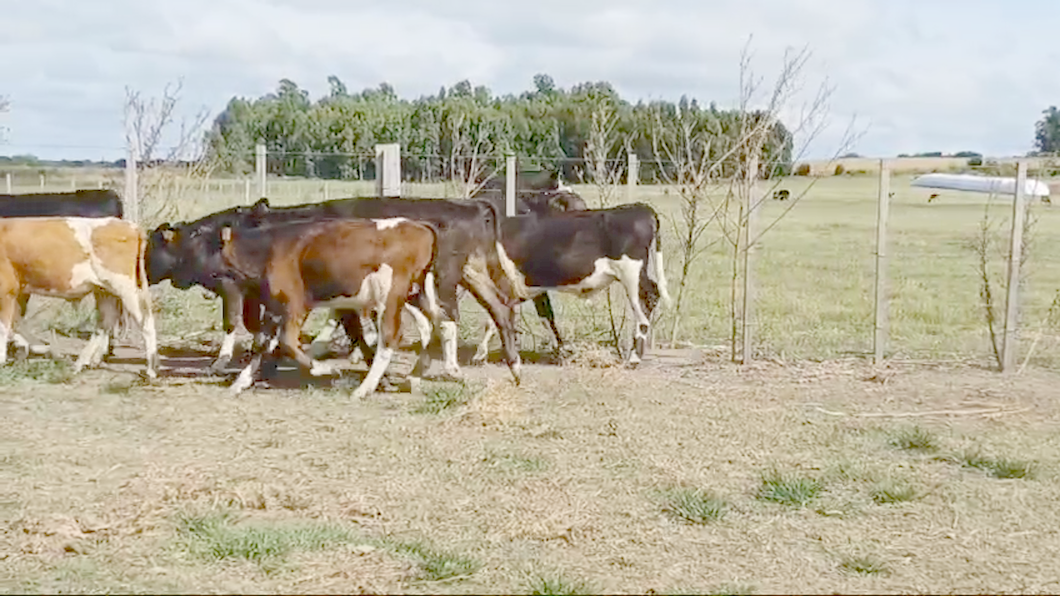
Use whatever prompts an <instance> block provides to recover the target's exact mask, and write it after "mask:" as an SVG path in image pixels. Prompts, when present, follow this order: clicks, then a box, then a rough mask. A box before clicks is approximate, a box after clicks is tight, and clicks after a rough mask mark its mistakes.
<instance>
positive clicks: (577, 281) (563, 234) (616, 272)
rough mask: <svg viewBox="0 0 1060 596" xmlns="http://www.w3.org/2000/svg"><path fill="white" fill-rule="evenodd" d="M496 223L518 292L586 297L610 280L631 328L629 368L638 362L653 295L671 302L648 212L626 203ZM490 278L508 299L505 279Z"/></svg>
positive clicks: (656, 219) (655, 300)
mask: <svg viewBox="0 0 1060 596" xmlns="http://www.w3.org/2000/svg"><path fill="white" fill-rule="evenodd" d="M501 226H502V232H501V237H502V239H503V243H504V250H505V252H506V253H507V254H508V257H509V258H511V260H512V262H514V263H515V266H516V268H517V269H518V271H519V279H517V280H516V284H518V285H520V286H522V287H521V288H519V290H518V294H521V295H523V296H526V297H534V296H537V295H539V294H542V293H544V292H546V291H560V292H567V293H571V294H575V295H578V296H581V297H588V296H591V295H593V294H595V293H596V292H598V291H600V290H602V289H604V288H606V287H607V286H608V285H610V284H611V282H613V281H618V282H619V283H621V284H622V287H623V288H624V289H625V290H626V296H627V298H629V301H630V305H631V306H632V308H633V313H634V317H635V320H636V325H637V326H636V328H635V329H634V349H633V350H632V351H631V352H630V355H629V363H630V364H631V365H635V364H637V363H638V362H640V360H641V358H642V357H643V356H644V347H645V346H644V343H645V340H646V339H647V337H648V333H649V331H650V325H651V320H650V317H651V314H652V312H653V311H654V310H655V306H656V304H657V303H658V301H659V299H660V298H662V301H663V303H664V304H665V305H667V306H669V305H670V303H671V300H670V295H669V292H668V291H667V288H666V277H665V274H664V272H663V258H662V252H661V249H660V239H659V217H658V214H656V213H655V210H654V209H652V208H651V207H650V206H648V205H645V204H643V203H633V204H628V205H621V206H619V207H613V208H610V209H592V210H586V211H570V212H565V213H557V214H554V215H551V216H548V217H541V216H538V215H533V214H531V215H520V216H516V217H509V218H507V219H505V220H503V222H502V224H501ZM497 281H498V285H499V287H501V290H502V291H504V292H505V293H506V294H507V295H509V296H512V295H514V294H516V292H514V291H513V289H512V288H511V287H510V286H509V284H508V280H507V279H505V280H497ZM513 312H514V311H513ZM512 324H513V325H514V321H513V322H512ZM489 337H490V334H489V333H487V335H486V337H485V338H483V345H486V344H487V342H488V341H489ZM480 350H483V348H482V347H481V346H480Z"/></svg>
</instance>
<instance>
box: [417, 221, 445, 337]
mask: <svg viewBox="0 0 1060 596" xmlns="http://www.w3.org/2000/svg"><path fill="white" fill-rule="evenodd" d="M420 223H423V224H424V225H425V226H427V229H429V230H430V231H431V234H432V242H431V261H430V263H428V264H427V268H426V269H425V270H424V273H423V283H422V284H421V285H422V286H423V298H424V301H425V302H426V305H425V306H426V308H427V316H428V317H430V318H431V321H437V320H438V317H440V316H441V313H442V309H441V307H439V306H438V288H437V285H438V281H437V280H438V276H437V275H436V274H435V269H436V268H437V266H438V228H437V227H435V226H434V224H431V223H429V222H420Z"/></svg>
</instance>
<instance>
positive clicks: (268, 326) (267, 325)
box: [228, 314, 280, 395]
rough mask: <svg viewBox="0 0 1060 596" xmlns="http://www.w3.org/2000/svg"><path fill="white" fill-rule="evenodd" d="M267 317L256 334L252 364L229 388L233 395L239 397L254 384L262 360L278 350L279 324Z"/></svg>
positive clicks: (248, 365)
mask: <svg viewBox="0 0 1060 596" xmlns="http://www.w3.org/2000/svg"><path fill="white" fill-rule="evenodd" d="M265 316H266V318H267V320H265V321H262V322H261V323H260V326H259V332H258V333H256V334H254V355H253V356H252V357H251V358H250V363H249V364H247V365H246V367H244V368H243V370H242V371H240V373H239V376H238V377H236V380H235V382H234V383H232V385H231V386H230V387H229V388H228V392H229V393H230V394H232V395H238V394H240V393H242V392H243V391H244V390H245V389H247V388H249V387H250V386H251V385H253V384H254V378H255V377H256V376H257V374H258V371H259V370H260V369H261V360H262V358H263V357H264V355H265V354H267V353H272V352H273V351H274V350H276V347H277V345H278V344H279V343H280V334H279V329H280V326H279V324H278V322H277V321H276V320H275V319H274V318H273V317H271V316H269V315H268V314H266V315H265Z"/></svg>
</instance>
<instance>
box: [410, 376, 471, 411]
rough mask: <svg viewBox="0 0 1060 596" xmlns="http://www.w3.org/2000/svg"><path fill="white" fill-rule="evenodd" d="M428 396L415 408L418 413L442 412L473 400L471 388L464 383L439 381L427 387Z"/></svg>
mask: <svg viewBox="0 0 1060 596" xmlns="http://www.w3.org/2000/svg"><path fill="white" fill-rule="evenodd" d="M424 392H425V393H426V394H427V398H426V399H425V400H424V401H423V403H422V404H420V406H419V407H417V408H416V409H415V410H413V412H414V413H416V414H440V413H442V412H444V411H446V410H449V409H452V408H456V407H459V406H462V405H464V404H466V403H467V402H468V401H470V400H471V395H472V392H471V389H470V388H469V387H468V386H467V385H465V384H463V383H439V384H435V385H432V386H430V387H427V388H426V390H425V391H424Z"/></svg>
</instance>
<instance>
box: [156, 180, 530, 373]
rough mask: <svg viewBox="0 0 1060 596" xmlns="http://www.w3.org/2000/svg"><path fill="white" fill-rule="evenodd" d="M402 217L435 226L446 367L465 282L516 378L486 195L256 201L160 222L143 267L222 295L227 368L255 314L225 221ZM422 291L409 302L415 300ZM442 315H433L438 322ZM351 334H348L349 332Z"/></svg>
mask: <svg viewBox="0 0 1060 596" xmlns="http://www.w3.org/2000/svg"><path fill="white" fill-rule="evenodd" d="M390 217H405V218H408V219H411V220H420V221H425V222H428V223H431V224H432V225H434V226H435V227H436V228H437V229H438V231H439V239H438V258H437V262H436V263H435V270H436V271H437V275H436V277H435V283H436V285H437V297H438V303H439V305H440V307H441V313H440V316H441V319H442V320H441V321H440V325H438V324H436V325H435V328H440V332H441V339H442V353H443V358H444V366H445V371H446V373H448V374H449V375H451V376H459V374H460V367H459V364H458V363H457V359H456V340H457V322H458V321H459V316H460V315H459V309H458V297H457V288H458V286H460V285H462V286H464V287H466V288H467V289H468V290H470V291H471V293H472V295H474V297H475V299H476V300H478V302H479V303H480V304H481V305H482V306H483V307H484V308H485V309H486V310H487V312H489V313H490V316H491V318H493V320H494V321H495V323H496V324H497V325H498V327H499V328H500V329H501V330H502V331H501V342H502V344H504V347H505V354H506V355H507V356H508V364H509V367H510V369H511V372H512V375H513V376H514V377H515V380H516V382H517V383H518V382H519V380H520V378H519V367H520V363H519V352H518V348H517V346H516V345H515V331H514V322H513V320H512V315H511V313H510V312H509V311H510V308H511V307H509V306H508V303H507V300H506V297H505V296H502V295H500V294H499V293H498V288H497V286H496V283H495V280H497V279H505V278H506V275H512V276H515V275H517V273H516V272H515V271H514V265H513V264H512V263H511V261H510V260H509V259H508V258H507V257H506V256H505V255H504V254H503V247H502V246H501V244H500V242H499V229H500V228H499V226H500V217H499V215H498V214H497V212H496V210H495V209H494V208H493V206H492V205H490V204H489V203H488V202H485V201H477V200H472V201H452V200H446V199H404V198H379V197H364V198H348V199H335V200H332V201H325V202H322V203H310V204H305V205H296V206H293V207H276V208H274V207H271V206H270V205H269V203H268V200H267V199H264V198H263V199H261V200H259V201H258V202H257V203H255V204H254V205H253V206H252V207H236V208H232V209H229V210H226V211H222V212H219V213H215V214H212V215H208V216H206V217H204V218H202V219H199V220H197V221H194V222H191V223H181V224H178V225H175V226H173V225H168V224H163V225H161V226H159V227H158V228H156V229H155V230H154V231H153V232H152V233H151V236H150V238H149V240H148V242H149V244H148V255H147V267H148V278H149V279H150V281H151V283H158V282H161V281H162V280H164V279H167V278H168V279H171V280H172V282H173V285H174V286H176V287H178V288H189V287H191V286H193V285H201V286H203V287H204V288H206V289H207V290H210V291H212V292H214V293H216V294H219V295H220V296H221V298H222V300H223V301H224V327H225V333H226V337H225V343H224V344H223V345H222V348H221V353H220V354H219V355H218V359H217V360H216V361H215V362H214V364H213V367H214V368H221V367H223V366H225V365H226V364H227V363H228V361H229V360H230V359H231V356H232V352H233V349H234V346H235V336H234V333H235V329H236V326H237V323H238V321H239V319H240V318H242V319H243V322H244V326H246V324H247V319H248V318H255V317H257V316H259V315H260V308H259V305H257V304H246V303H245V301H244V300H243V299H242V298H243V293H242V292H241V291H240V289H239V287H237V285H236V284H235V283H234V282H233V281H232V276H231V274H230V272H229V271H227V269H226V266H225V265H224V263H223V261H222V259H221V255H220V248H221V247H220V241H219V240H218V238H219V236H218V235H217V234H218V232H219V230H220V229H221V228H222V227H224V226H229V227H232V228H235V229H237V230H238V229H248V228H252V227H255V226H258V225H262V224H264V223H278V222H289V221H305V220H322V219H334V218H366V219H367V218H372V219H382V218H390ZM422 300H423V297H422V296H420V297H418V298H417V299H415V300H414V302H415V303H420V301H422ZM438 322H439V321H435V323H438ZM351 339H353V338H351Z"/></svg>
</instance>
